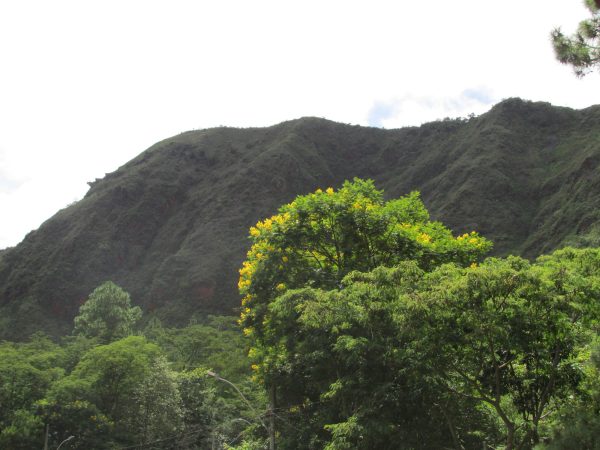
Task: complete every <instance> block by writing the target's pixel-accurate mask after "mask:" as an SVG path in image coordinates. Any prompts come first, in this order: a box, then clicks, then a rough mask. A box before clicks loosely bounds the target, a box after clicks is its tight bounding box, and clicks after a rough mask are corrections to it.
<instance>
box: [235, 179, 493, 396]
mask: <svg viewBox="0 0 600 450" xmlns="http://www.w3.org/2000/svg"><path fill="white" fill-rule="evenodd" d="M250 239H251V241H252V247H251V248H250V250H249V252H248V255H247V259H246V261H244V263H243V266H242V268H241V269H240V279H239V284H238V286H239V289H240V293H241V294H242V296H243V300H242V304H243V306H242V314H241V318H240V324H241V325H242V326H243V328H244V333H245V334H246V335H247V336H249V337H250V342H251V344H250V346H251V351H250V354H251V357H252V359H253V360H254V361H253V362H254V363H255V366H254V367H255V370H256V377H257V379H259V380H260V381H261V382H262V383H264V385H265V387H267V389H269V390H270V392H271V399H272V403H275V398H278V404H290V403H294V402H297V401H300V402H301V401H304V400H305V399H307V398H314V396H313V397H311V395H309V393H308V391H309V390H310V388H309V387H308V386H307V385H305V384H304V383H303V381H302V380H303V379H305V378H306V377H305V375H306V373H305V371H306V370H309V368H308V367H309V364H310V363H309V362H307V361H306V360H303V361H296V360H295V358H297V357H299V355H300V353H299V352H297V351H296V350H297V346H298V345H301V343H300V342H298V340H296V339H295V335H294V333H295V329H296V324H295V323H294V320H293V318H292V319H290V320H287V319H286V321H285V322H280V321H278V320H277V317H281V315H280V314H279V315H278V314H274V311H273V309H272V308H273V305H274V300H275V299H277V298H278V297H280V296H283V295H286V293H288V292H289V291H290V290H294V289H300V288H305V287H310V288H319V289H327V290H331V289H341V288H342V287H343V286H342V280H343V279H344V277H346V275H348V274H349V273H351V272H353V271H361V272H369V271H372V270H374V269H375V268H377V267H379V266H385V267H393V266H395V265H398V264H400V263H401V262H403V261H412V262H414V264H416V267H418V268H419V270H423V271H429V270H432V269H433V268H435V267H437V266H439V265H441V264H444V263H448V262H453V263H456V264H458V265H460V266H464V267H467V266H469V265H470V264H473V263H475V262H477V261H478V260H480V259H481V257H482V256H483V255H484V254H485V253H486V252H487V251H489V249H490V248H491V243H490V242H489V241H488V240H486V239H485V238H483V237H481V236H479V235H478V234H477V233H476V232H473V233H471V234H469V235H468V237H467V238H465V237H459V238H456V237H454V236H453V235H452V232H451V231H450V230H449V229H448V228H446V227H445V226H444V225H442V224H441V223H439V222H433V221H431V220H430V217H429V213H428V212H427V210H426V208H425V206H424V205H423V202H422V201H421V199H420V196H419V194H418V193H417V192H413V193H410V194H408V195H406V196H404V197H401V198H398V199H394V200H390V201H385V200H384V197H383V192H382V191H380V190H377V189H376V188H375V186H374V183H373V182H372V181H371V180H360V179H354V181H352V182H350V181H346V182H345V183H344V184H343V186H342V187H341V188H340V189H339V190H337V191H336V190H334V189H333V188H332V187H328V188H326V189H325V190H322V189H317V190H316V191H315V192H314V193H311V194H308V195H301V196H298V197H297V198H296V199H295V200H294V201H293V202H291V203H289V204H287V205H283V206H282V207H281V208H280V209H279V211H278V214H276V215H274V216H272V217H270V218H267V219H264V220H262V221H259V222H258V223H257V224H256V225H255V226H254V227H251V228H250ZM285 317H287V318H288V319H289V318H290V317H293V314H292V315H291V316H290V315H285ZM309 358H310V357H309ZM272 406H274V405H272Z"/></svg>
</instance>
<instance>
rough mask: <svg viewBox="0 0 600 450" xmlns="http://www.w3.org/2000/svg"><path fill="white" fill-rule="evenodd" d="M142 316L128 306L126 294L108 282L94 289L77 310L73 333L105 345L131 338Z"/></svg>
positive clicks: (128, 299) (128, 300)
mask: <svg viewBox="0 0 600 450" xmlns="http://www.w3.org/2000/svg"><path fill="white" fill-rule="evenodd" d="M141 316H142V310H141V309H140V308H139V307H138V306H133V307H132V306H131V298H130V297H129V294H128V293H127V292H125V291H124V290H123V289H121V288H120V287H119V286H117V285H116V284H114V283H113V282H112V281H107V282H105V283H102V284H101V285H100V286H98V287H97V288H96V289H94V291H93V292H92V293H91V294H90V296H89V297H88V299H87V301H86V302H85V303H84V304H83V305H82V306H81V308H79V315H78V316H77V317H75V329H74V330H73V333H74V334H78V335H81V336H85V337H90V338H98V339H99V340H100V342H103V343H108V342H111V341H114V340H116V339H120V338H123V337H125V336H128V335H130V334H132V333H133V329H134V327H135V324H136V323H137V321H138V320H139V319H140V318H141Z"/></svg>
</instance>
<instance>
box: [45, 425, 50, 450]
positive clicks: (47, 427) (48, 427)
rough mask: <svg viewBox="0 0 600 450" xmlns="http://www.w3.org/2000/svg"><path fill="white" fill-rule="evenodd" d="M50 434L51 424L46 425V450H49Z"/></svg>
mask: <svg viewBox="0 0 600 450" xmlns="http://www.w3.org/2000/svg"><path fill="white" fill-rule="evenodd" d="M49 432H50V424H49V423H47V424H46V435H45V436H44V450H48V433H49Z"/></svg>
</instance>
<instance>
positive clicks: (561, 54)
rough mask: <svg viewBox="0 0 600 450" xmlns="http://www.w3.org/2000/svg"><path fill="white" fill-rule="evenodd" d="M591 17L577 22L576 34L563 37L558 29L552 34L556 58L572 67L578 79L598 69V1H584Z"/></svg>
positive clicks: (599, 17) (599, 13)
mask: <svg viewBox="0 0 600 450" xmlns="http://www.w3.org/2000/svg"><path fill="white" fill-rule="evenodd" d="M583 3H584V4H585V6H586V7H587V8H588V9H589V11H590V13H591V15H592V17H590V18H589V19H586V20H582V21H581V22H579V27H578V29H577V32H576V33H575V34H574V35H573V36H571V37H567V36H565V35H564V34H563V33H562V32H561V31H560V28H557V29H555V30H554V31H553V32H552V45H553V46H554V52H555V53H556V58H557V59H558V60H559V61H560V62H561V63H564V64H569V65H570V66H571V67H573V70H574V71H575V74H576V75H577V76H579V77H581V76H584V75H586V74H587V73H589V72H590V71H592V70H593V69H597V68H600V45H599V44H600V0H584V2H583Z"/></svg>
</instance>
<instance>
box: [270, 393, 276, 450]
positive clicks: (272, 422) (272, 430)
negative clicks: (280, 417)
mask: <svg viewBox="0 0 600 450" xmlns="http://www.w3.org/2000/svg"><path fill="white" fill-rule="evenodd" d="M269 450H275V385H272V386H271V387H270V388H269Z"/></svg>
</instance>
